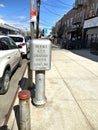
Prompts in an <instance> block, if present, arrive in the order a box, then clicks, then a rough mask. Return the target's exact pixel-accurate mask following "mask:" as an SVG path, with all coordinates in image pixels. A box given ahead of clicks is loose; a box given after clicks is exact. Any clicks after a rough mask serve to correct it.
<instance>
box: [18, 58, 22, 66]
mask: <svg viewBox="0 0 98 130" xmlns="http://www.w3.org/2000/svg"><path fill="white" fill-rule="evenodd" d="M18 66H19V67H21V66H22V57H20V60H19V64H18Z"/></svg>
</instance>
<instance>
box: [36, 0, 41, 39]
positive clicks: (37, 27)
mask: <svg viewBox="0 0 98 130" xmlns="http://www.w3.org/2000/svg"><path fill="white" fill-rule="evenodd" d="M40 3H41V2H40V0H37V22H36V38H38V36H39V16H40Z"/></svg>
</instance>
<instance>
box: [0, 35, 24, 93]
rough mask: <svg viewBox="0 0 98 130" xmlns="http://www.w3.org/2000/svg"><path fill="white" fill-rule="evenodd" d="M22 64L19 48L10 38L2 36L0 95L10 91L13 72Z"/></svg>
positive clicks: (0, 40) (0, 43)
mask: <svg viewBox="0 0 98 130" xmlns="http://www.w3.org/2000/svg"><path fill="white" fill-rule="evenodd" d="M21 64H22V57H21V52H20V50H19V47H18V46H17V45H16V44H15V42H14V41H13V40H12V39H11V38H10V37H8V36H4V35H0V94H5V93H6V92H7V91H8V88H9V84H10V78H11V75H12V72H13V70H15V68H16V67H17V66H21Z"/></svg>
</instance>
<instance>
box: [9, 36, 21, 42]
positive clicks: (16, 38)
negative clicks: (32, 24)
mask: <svg viewBox="0 0 98 130" xmlns="http://www.w3.org/2000/svg"><path fill="white" fill-rule="evenodd" d="M10 37H11V38H12V39H13V40H14V41H15V42H23V38H22V37H14V36H10Z"/></svg>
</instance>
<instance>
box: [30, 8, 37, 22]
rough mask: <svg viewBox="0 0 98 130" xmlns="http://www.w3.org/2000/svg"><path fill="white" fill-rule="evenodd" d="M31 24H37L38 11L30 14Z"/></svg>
mask: <svg viewBox="0 0 98 130" xmlns="http://www.w3.org/2000/svg"><path fill="white" fill-rule="evenodd" d="M30 22H36V10H32V11H31V12H30Z"/></svg>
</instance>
